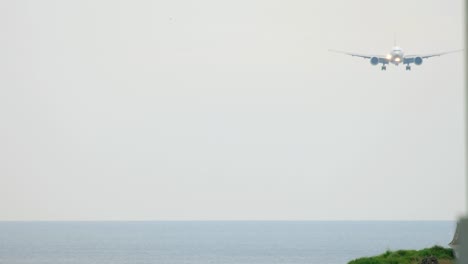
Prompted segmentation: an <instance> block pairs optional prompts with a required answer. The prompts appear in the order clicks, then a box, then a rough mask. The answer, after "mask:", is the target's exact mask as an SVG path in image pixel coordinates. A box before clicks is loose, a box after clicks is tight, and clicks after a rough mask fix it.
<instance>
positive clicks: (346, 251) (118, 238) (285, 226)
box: [0, 221, 455, 264]
mask: <svg viewBox="0 0 468 264" xmlns="http://www.w3.org/2000/svg"><path fill="white" fill-rule="evenodd" d="M454 230H455V222H452V221H410V222H393V221H187V222H185V221H181V222H178V221H174V222H172V221H169V222H159V221H156V222H138V221H135V222H0V263H1V264H17V263H18V264H20V263H34V264H130V263H132V264H138V263H140V264H147V263H157V264H159V263H161V264H182V263H187V264H188V263H194V264H201V263H203V264H207V263H229V264H231V263H232V264H234V263H236V264H275V263H294V264H296V263H297V264H299V263H301V264H303V263H304V264H305V263H315V264H317V263H321V264H325V263H328V264H345V263H347V262H348V261H350V260H352V259H355V258H358V257H363V256H371V255H375V254H380V253H383V252H385V251H386V250H387V249H390V250H397V249H421V248H425V247H431V246H433V245H441V246H447V244H448V243H449V242H450V240H451V239H452V236H453V232H454Z"/></svg>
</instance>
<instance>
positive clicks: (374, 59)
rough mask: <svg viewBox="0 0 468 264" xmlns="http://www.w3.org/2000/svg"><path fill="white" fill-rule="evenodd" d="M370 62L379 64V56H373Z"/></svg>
mask: <svg viewBox="0 0 468 264" xmlns="http://www.w3.org/2000/svg"><path fill="white" fill-rule="evenodd" d="M370 63H371V64H372V65H377V64H379V58H377V57H372V58H371V59H370Z"/></svg>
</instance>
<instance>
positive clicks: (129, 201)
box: [0, 0, 465, 220]
mask: <svg viewBox="0 0 468 264" xmlns="http://www.w3.org/2000/svg"><path fill="white" fill-rule="evenodd" d="M462 12H463V5H462V1H461V0H451V1H446V0H431V1H427V0H419V1H403V0H392V1H375V0H362V1H358V0H354V1H350V0H341V1H337V0H335V1H333V0H332V1H309V0H303V1H298V0H295V1H289V0H288V1H286V0H283V1H273V0H249V1H246V0H245V1H243V0H241V1H215V0H199V1H187V0H171V1H149V0H136V1H134V0H132V1H130V0H127V1H111V0H92V1H91V0H89V1H83V0H80V1H78V0H75V1H73V0H71V1H59V0H57V1H53V0H43V1H33V0H30V1H26V0H14V1H13V0H12V1H1V2H0V32H1V34H0V121H1V122H0V220H171V219H173V220H189V219H192V220H193V219H232V220H237V219H256V220H258V219H276V220H280V219H311V220H337V219H339V220H346V219H352V220H359V219H455V218H456V217H457V216H459V215H460V214H462V213H463V208H464V206H465V204H464V191H465V190H464V186H465V184H464V183H465V180H464V175H463V172H464V168H463V142H464V139H463V121H464V120H463V83H464V81H463V67H464V66H463V54H461V53H460V54H452V55H447V56H443V57H436V58H432V59H429V60H427V61H425V62H424V63H423V65H421V66H414V67H413V71H412V72H405V69H404V67H403V66H401V65H400V66H399V67H394V66H390V67H388V70H387V71H386V72H381V71H380V68H379V67H373V66H371V65H370V63H369V62H368V61H366V60H363V59H359V58H353V57H348V56H344V55H339V54H334V53H329V52H328V51H327V50H328V49H330V48H333V49H341V50H349V51H355V52H363V53H371V54H374V53H375V54H385V53H387V52H388V51H389V50H390V49H391V47H392V45H393V34H394V32H396V33H397V36H398V45H400V46H401V47H402V48H403V49H404V51H406V53H412V54H414V53H427V52H434V51H445V50H452V49H459V48H462V47H463V13H462Z"/></svg>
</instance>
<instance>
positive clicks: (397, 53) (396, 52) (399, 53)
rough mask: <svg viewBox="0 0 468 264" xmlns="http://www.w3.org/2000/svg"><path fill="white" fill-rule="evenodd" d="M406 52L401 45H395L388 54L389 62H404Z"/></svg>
mask: <svg viewBox="0 0 468 264" xmlns="http://www.w3.org/2000/svg"><path fill="white" fill-rule="evenodd" d="M403 59H404V53H403V50H402V49H401V48H400V47H394V48H393V49H392V51H391V52H390V53H389V54H388V55H387V60H388V62H389V63H393V64H395V65H398V64H400V63H402V62H403Z"/></svg>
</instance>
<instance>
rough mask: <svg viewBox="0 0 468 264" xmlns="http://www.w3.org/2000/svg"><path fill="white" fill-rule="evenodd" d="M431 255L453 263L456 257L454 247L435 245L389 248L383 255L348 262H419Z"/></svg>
mask: <svg viewBox="0 0 468 264" xmlns="http://www.w3.org/2000/svg"><path fill="white" fill-rule="evenodd" d="M431 256H434V257H436V258H437V260H438V261H439V264H452V263H454V259H455V257H454V253H453V250H452V249H450V248H443V247H441V246H434V247H431V248H425V249H422V250H397V251H390V250H387V252H385V253H384V254H382V255H379V256H375V257H366V258H359V259H355V260H353V261H350V262H349V263H348V264H419V263H421V261H422V260H423V258H425V257H431Z"/></svg>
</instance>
